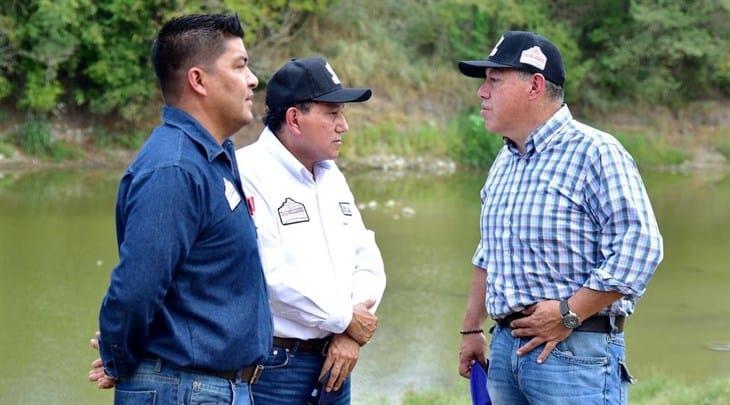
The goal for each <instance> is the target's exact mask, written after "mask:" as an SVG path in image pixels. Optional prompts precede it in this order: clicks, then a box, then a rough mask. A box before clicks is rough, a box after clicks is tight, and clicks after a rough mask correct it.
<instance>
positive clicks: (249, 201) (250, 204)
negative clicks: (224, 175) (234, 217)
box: [246, 196, 256, 216]
mask: <svg viewBox="0 0 730 405" xmlns="http://www.w3.org/2000/svg"><path fill="white" fill-rule="evenodd" d="M246 205H247V206H248V215H251V216H253V213H254V212H255V211H256V205H255V204H254V203H253V196H249V197H246Z"/></svg>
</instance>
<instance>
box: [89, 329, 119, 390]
mask: <svg viewBox="0 0 730 405" xmlns="http://www.w3.org/2000/svg"><path fill="white" fill-rule="evenodd" d="M89 346H91V348H92V349H94V350H97V351H98V350H99V331H96V337H95V338H93V339H91V340H90V341H89ZM89 381H91V382H96V386H97V388H100V389H108V388H114V386H115V385H116V384H117V380H116V379H114V378H111V377H109V376H108V375H107V374H106V372H104V363H103V362H102V361H101V358H98V359H96V360H94V361H92V362H91V370H89Z"/></svg>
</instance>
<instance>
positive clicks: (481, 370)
mask: <svg viewBox="0 0 730 405" xmlns="http://www.w3.org/2000/svg"><path fill="white" fill-rule="evenodd" d="M488 369H489V360H487V364H486V365H482V364H481V363H479V362H474V364H472V366H471V374H470V376H469V388H470V390H471V403H472V405H491V404H492V400H491V399H490V398H489V392H488V391H487V370H488Z"/></svg>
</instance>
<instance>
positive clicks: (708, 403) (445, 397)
mask: <svg viewBox="0 0 730 405" xmlns="http://www.w3.org/2000/svg"><path fill="white" fill-rule="evenodd" d="M729 401H730V377H725V378H716V379H712V380H707V381H704V382H701V383H686V382H683V381H680V380H677V379H672V378H669V377H664V376H654V377H651V378H649V379H647V380H646V381H639V382H638V383H637V384H635V385H633V386H632V387H631V390H630V394H629V403H631V404H634V405H687V404H703V405H725V404H727V403H728V402H729ZM470 403H471V402H470V399H469V387H468V385H467V382H466V380H464V381H461V382H460V383H459V384H457V385H456V386H454V387H452V388H451V389H449V390H446V391H429V392H424V393H414V392H410V393H407V394H406V395H405V396H404V397H403V399H402V400H401V401H400V404H402V405H465V404H470ZM372 404H380V405H386V404H391V402H388V401H387V400H384V399H381V400H379V401H374V402H372Z"/></svg>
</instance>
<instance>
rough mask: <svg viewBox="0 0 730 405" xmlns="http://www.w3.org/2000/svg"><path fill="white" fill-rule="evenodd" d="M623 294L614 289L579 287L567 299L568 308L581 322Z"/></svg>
mask: <svg viewBox="0 0 730 405" xmlns="http://www.w3.org/2000/svg"><path fill="white" fill-rule="evenodd" d="M622 296H623V294H621V293H619V292H614V291H596V290H591V289H590V288H585V287H584V288H581V289H579V290H578V291H577V292H576V293H575V294H574V295H573V296H572V297H570V298H569V299H568V306H569V307H570V310H571V311H573V312H575V314H576V315H578V318H579V319H580V321H581V322H583V321H584V320H586V318H589V317H591V316H593V315H594V314H595V313H596V312H598V311H600V310H602V309H603V308H605V307H607V306H609V305H611V303H613V302H614V301H616V300H618V299H619V298H621V297H622Z"/></svg>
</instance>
